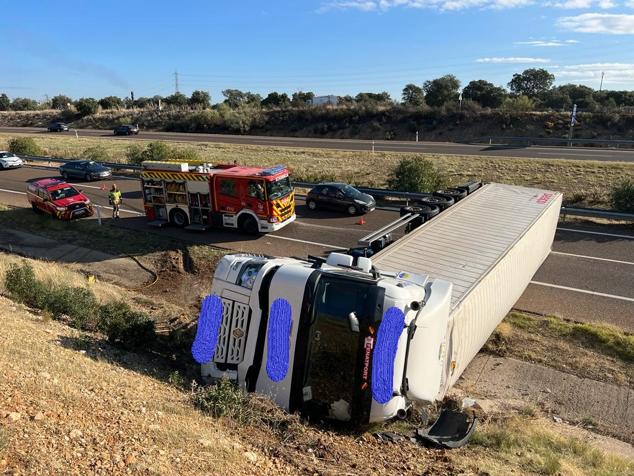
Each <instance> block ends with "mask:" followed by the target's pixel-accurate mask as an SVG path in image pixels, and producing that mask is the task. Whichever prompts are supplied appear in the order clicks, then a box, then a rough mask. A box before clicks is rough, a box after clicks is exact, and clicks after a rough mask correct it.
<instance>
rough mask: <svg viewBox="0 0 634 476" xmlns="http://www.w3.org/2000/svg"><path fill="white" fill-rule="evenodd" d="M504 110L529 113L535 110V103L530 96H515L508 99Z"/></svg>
mask: <svg viewBox="0 0 634 476" xmlns="http://www.w3.org/2000/svg"><path fill="white" fill-rule="evenodd" d="M502 109H504V110H506V111H513V112H528V111H532V110H533V109H535V102H534V101H533V100H532V99H531V98H529V97H528V96H514V97H510V98H506V100H505V101H504V104H502Z"/></svg>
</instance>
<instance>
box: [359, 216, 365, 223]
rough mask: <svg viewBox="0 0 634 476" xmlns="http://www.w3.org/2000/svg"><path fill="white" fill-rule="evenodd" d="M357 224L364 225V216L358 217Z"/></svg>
mask: <svg viewBox="0 0 634 476" xmlns="http://www.w3.org/2000/svg"><path fill="white" fill-rule="evenodd" d="M357 225H365V218H363V217H361V218H359V221H358V222H357Z"/></svg>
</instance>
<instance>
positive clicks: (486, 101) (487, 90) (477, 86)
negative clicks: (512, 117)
mask: <svg viewBox="0 0 634 476" xmlns="http://www.w3.org/2000/svg"><path fill="white" fill-rule="evenodd" d="M507 96H508V93H507V92H506V90H505V89H504V88H501V87H499V86H496V85H495V84H493V83H490V82H488V81H485V80H483V79H479V80H477V81H471V82H470V83H469V84H467V86H465V88H464V89H463V90H462V97H463V98H464V99H469V100H471V101H475V102H477V103H478V104H480V106H482V107H490V108H492V109H496V108H498V107H500V106H501V105H502V103H503V102H504V100H505V99H506V98H507Z"/></svg>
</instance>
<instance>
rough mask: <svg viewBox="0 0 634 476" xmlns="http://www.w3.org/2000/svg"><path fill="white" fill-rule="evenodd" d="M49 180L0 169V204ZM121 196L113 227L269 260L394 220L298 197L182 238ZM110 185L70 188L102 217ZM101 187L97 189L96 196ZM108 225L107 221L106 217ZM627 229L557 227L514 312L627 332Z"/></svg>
mask: <svg viewBox="0 0 634 476" xmlns="http://www.w3.org/2000/svg"><path fill="white" fill-rule="evenodd" d="M48 176H56V171H55V170H54V169H50V168H45V167H25V168H22V169H15V170H4V171H0V203H5V204H11V205H17V206H25V207H26V206H28V203H27V201H26V196H25V193H24V190H25V183H26V182H27V181H29V180H34V179H37V178H41V177H48ZM115 181H116V183H117V184H118V185H119V187H120V188H121V190H122V191H123V197H124V204H123V209H122V213H121V216H122V218H121V219H120V220H118V221H117V222H115V223H114V225H115V226H120V227H124V228H131V229H135V230H144V231H150V232H154V233H161V234H166V235H170V236H173V237H176V238H179V239H182V240H187V241H190V242H195V243H201V244H209V245H215V246H220V247H223V248H229V249H232V250H236V251H242V252H252V253H263V254H269V255H277V256H298V257H305V256H306V255H309V254H312V255H323V254H325V253H328V252H330V251H333V250H335V249H341V248H349V247H352V246H355V245H356V242H357V240H358V239H359V238H361V237H362V236H363V235H365V234H367V233H369V232H370V231H373V230H376V229H378V228H380V227H381V226H383V225H385V224H387V223H388V222H390V221H391V220H393V219H394V218H395V217H396V216H397V214H396V212H394V211H390V210H376V211H374V212H373V213H371V214H369V215H367V216H366V217H365V220H366V222H365V224H363V225H358V224H357V222H358V218H357V217H349V216H345V215H340V214H337V213H330V212H313V211H310V210H308V208H307V207H306V206H305V204H304V203H303V201H302V200H299V199H298V203H297V216H298V219H297V221H296V222H295V223H293V224H291V225H289V226H287V227H285V228H283V229H281V230H279V231H278V232H275V233H270V234H267V235H263V236H258V237H254V236H248V235H245V234H243V233H241V232H239V231H236V230H220V229H219V230H210V231H208V232H203V233H195V232H186V231H184V230H180V229H176V228H165V229H160V230H158V229H154V228H150V227H148V226H147V224H146V220H145V217H144V215H143V204H142V200H141V190H140V187H139V182H138V180H137V179H134V178H129V177H117V178H115ZM111 183H112V181H107V182H90V183H81V182H79V183H76V185H77V186H78V187H79V188H81V189H83V190H84V192H86V193H87V195H89V196H90V198H91V200H93V202H94V203H95V204H97V205H101V206H102V207H104V208H103V209H102V211H103V216H104V217H106V218H107V216H108V214H109V210H108V208H107V207H108V203H107V191H106V189H107V188H108V187H109V186H110V185H111ZM102 188H103V189H104V190H102ZM107 220H108V221H109V222H110V221H111V220H110V219H109V218H107ZM632 283H634V231H633V230H632V228H631V227H630V228H629V229H628V228H621V227H608V226H582V225H573V224H566V223H560V225H559V228H558V231H557V235H556V239H555V243H554V245H553V252H552V254H551V255H550V256H549V257H548V259H547V260H546V262H545V263H544V264H543V266H542V267H541V268H540V270H539V271H538V272H537V274H536V276H535V278H534V281H533V283H532V284H531V285H530V286H529V288H528V289H527V291H526V292H525V293H524V295H523V296H522V298H521V299H520V300H519V302H518V303H517V308H518V309H523V310H526V311H530V312H536V313H543V314H554V315H558V316H561V317H564V318H568V319H573V320H577V321H587V322H607V323H611V324H614V325H618V326H620V327H622V328H623V329H626V330H627V331H629V332H634V286H633V285H632Z"/></svg>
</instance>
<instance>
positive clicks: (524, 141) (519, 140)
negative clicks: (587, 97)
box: [469, 136, 634, 149]
mask: <svg viewBox="0 0 634 476" xmlns="http://www.w3.org/2000/svg"><path fill="white" fill-rule="evenodd" d="M469 142H471V143H477V144H480V143H484V144H489V145H512V144H518V145H523V146H531V145H563V146H566V147H572V146H575V145H576V146H580V147H606V148H615V149H618V148H625V149H632V148H634V140H609V139H567V138H561V137H505V136H490V137H483V138H479V139H472V140H471V141H469Z"/></svg>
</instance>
